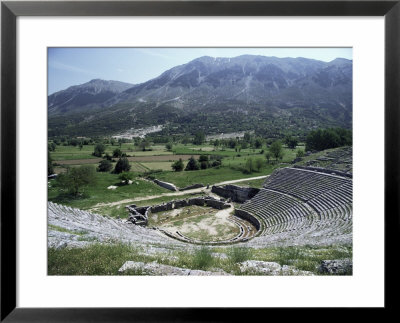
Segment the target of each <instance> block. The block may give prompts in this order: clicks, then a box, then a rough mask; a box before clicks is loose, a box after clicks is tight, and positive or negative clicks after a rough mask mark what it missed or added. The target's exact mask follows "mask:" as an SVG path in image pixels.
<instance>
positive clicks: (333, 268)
mask: <svg viewBox="0 0 400 323" xmlns="http://www.w3.org/2000/svg"><path fill="white" fill-rule="evenodd" d="M319 271H320V272H322V273H329V274H338V275H343V274H348V275H351V274H352V272H353V261H352V260H351V259H348V258H346V259H335V260H323V261H322V262H321V266H320V267H319Z"/></svg>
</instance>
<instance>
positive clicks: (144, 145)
mask: <svg viewBox="0 0 400 323" xmlns="http://www.w3.org/2000/svg"><path fill="white" fill-rule="evenodd" d="M139 147H140V149H142V151H146V148H147V147H150V142H149V141H148V140H147V139H143V140H142V141H141V142H140V144H139Z"/></svg>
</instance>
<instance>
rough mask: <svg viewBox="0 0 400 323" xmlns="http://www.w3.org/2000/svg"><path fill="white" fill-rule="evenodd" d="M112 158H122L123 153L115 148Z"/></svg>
mask: <svg viewBox="0 0 400 323" xmlns="http://www.w3.org/2000/svg"><path fill="white" fill-rule="evenodd" d="M112 156H113V157H115V158H119V157H121V156H122V151H121V149H119V148H115V149H114V150H113V154H112Z"/></svg>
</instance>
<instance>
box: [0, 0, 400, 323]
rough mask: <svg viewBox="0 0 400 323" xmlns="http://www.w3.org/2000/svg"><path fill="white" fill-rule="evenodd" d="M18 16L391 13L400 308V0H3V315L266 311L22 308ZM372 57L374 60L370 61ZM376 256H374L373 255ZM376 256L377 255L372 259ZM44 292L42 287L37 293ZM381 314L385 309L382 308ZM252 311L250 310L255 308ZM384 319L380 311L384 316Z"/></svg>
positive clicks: (388, 127)
mask: <svg viewBox="0 0 400 323" xmlns="http://www.w3.org/2000/svg"><path fill="white" fill-rule="evenodd" d="M18 16H384V18H385V155H384V158H385V307H384V309H385V310H391V309H395V307H396V305H397V304H396V301H395V296H391V290H392V289H393V288H394V287H396V286H398V285H399V284H398V282H399V279H398V276H399V275H398V274H397V273H395V270H396V266H394V265H391V264H390V261H391V259H396V258H397V255H398V250H397V249H396V245H397V243H396V241H395V240H394V238H395V237H398V236H399V235H398V234H399V223H400V221H399V204H400V202H398V201H400V194H399V185H398V183H399V179H400V174H399V162H400V160H399V155H400V149H399V148H400V147H399V121H400V118H399V110H400V94H399V93H400V0H394V1H388V0H380V1H368V0H367V1H365V0H364V1H329V0H327V1H323V0H317V1H277V0H270V1H268V0H263V1H73V2H68V1H65V2H64V1H63V2H57V1H43V2H36V1H29V2H28V1H26V2H25V1H2V3H1V285H0V289H1V294H0V297H1V317H0V319H1V321H2V322H3V321H4V322H30V321H35V322H87V321H96V322H128V321H135V322H144V321H145V322H172V321H173V322H190V321H196V322H202V321H215V322H219V321H236V320H238V319H239V317H240V316H241V315H239V314H241V313H243V312H244V313H245V314H247V315H251V317H254V318H256V317H257V316H258V315H260V314H262V313H260V312H261V311H264V310H265V309H239V308H235V309H231V308H214V309H195V308H189V309H188V308H168V309H167V308H157V309H154V308H122V309H121V308H119V309H116V308H113V309H111V308H80V309H78V308H58V309H50V308H40V309H39V308H17V307H16V299H17V289H16V287H17V285H16V269H17V267H16V189H17V187H16V160H17V159H16V158H17V156H16V126H17V125H16V81H17V80H16V36H17V31H16V19H17V17H18ZM371 63H373V62H371ZM371 257H372V256H371ZM371 260H373V259H371ZM38 292H40V291H38ZM377 310H378V311H379V314H378V315H381V314H382V313H381V311H380V309H377ZM250 311H251V314H250ZM380 319H382V318H381V316H380Z"/></svg>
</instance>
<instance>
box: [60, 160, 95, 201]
mask: <svg viewBox="0 0 400 323" xmlns="http://www.w3.org/2000/svg"><path fill="white" fill-rule="evenodd" d="M95 181H96V177H95V171H94V168H93V167H92V166H80V167H71V168H68V169H67V172H66V173H64V174H60V175H58V176H57V182H58V184H59V186H61V187H63V188H65V189H67V190H68V191H69V192H70V193H71V194H73V195H74V196H77V195H78V194H79V192H80V190H81V189H82V188H83V187H85V186H87V185H89V184H94V183H95Z"/></svg>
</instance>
